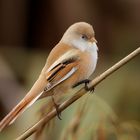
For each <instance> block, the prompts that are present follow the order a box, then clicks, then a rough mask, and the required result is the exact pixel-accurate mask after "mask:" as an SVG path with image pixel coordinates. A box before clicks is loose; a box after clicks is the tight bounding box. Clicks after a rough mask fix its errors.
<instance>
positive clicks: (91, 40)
mask: <svg viewBox="0 0 140 140" xmlns="http://www.w3.org/2000/svg"><path fill="white" fill-rule="evenodd" d="M89 42H91V43H93V42H95V43H97V40H96V39H95V38H94V37H92V38H91V39H90V40H89Z"/></svg>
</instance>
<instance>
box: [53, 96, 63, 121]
mask: <svg viewBox="0 0 140 140" xmlns="http://www.w3.org/2000/svg"><path fill="white" fill-rule="evenodd" d="M51 97H52V102H53V104H54V107H55V109H56V113H57V117H58V119H60V120H62V119H61V112H59V104H57V103H56V102H55V100H54V96H53V95H52V96H51Z"/></svg>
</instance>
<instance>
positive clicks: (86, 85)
mask: <svg viewBox="0 0 140 140" xmlns="http://www.w3.org/2000/svg"><path fill="white" fill-rule="evenodd" d="M90 81H91V80H89V79H85V80H82V81H80V82H78V83H76V84H75V85H74V86H73V88H75V87H77V86H79V85H81V84H85V90H86V91H90V92H91V93H93V92H94V87H91V88H89V87H88V84H89V83H90Z"/></svg>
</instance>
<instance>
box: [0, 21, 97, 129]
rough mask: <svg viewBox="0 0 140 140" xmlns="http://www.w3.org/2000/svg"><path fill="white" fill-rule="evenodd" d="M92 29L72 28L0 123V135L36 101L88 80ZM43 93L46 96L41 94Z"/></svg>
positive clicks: (87, 26) (93, 63)
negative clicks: (26, 90) (25, 93)
mask: <svg viewBox="0 0 140 140" xmlns="http://www.w3.org/2000/svg"><path fill="white" fill-rule="evenodd" d="M94 36H95V35H94V30H93V28H92V26H91V25H90V24H88V23H85V22H78V23H75V24H73V25H72V26H70V27H69V28H68V30H67V31H66V32H65V33H64V35H63V37H62V39H61V40H60V42H59V43H58V44H57V45H56V46H55V47H54V48H53V49H52V51H51V52H50V54H49V56H48V58H47V62H46V64H45V66H44V68H43V69H42V71H41V74H40V76H39V78H38V80H37V81H36V82H35V84H34V85H33V87H32V88H31V90H30V91H29V92H28V93H27V95H26V96H25V97H24V98H23V99H22V100H21V102H20V103H19V104H18V105H17V106H16V107H15V108H14V109H13V110H12V111H11V112H10V113H9V114H8V115H7V116H6V117H5V118H4V119H3V120H2V121H1V122H0V131H1V130H2V129H3V128H4V127H5V126H7V125H8V124H11V123H12V122H13V121H14V120H15V119H16V118H17V117H18V116H19V115H20V114H21V113H22V112H23V111H25V110H26V109H27V108H28V107H29V106H30V105H32V104H33V103H34V102H35V101H36V100H38V99H40V98H43V97H47V96H54V98H55V95H57V96H59V95H60V96H61V94H64V93H66V92H67V91H68V90H69V89H70V88H72V87H73V86H74V85H75V84H76V83H78V82H80V81H82V80H85V79H88V78H89V76H90V75H91V74H92V73H93V72H94V70H95V67H96V63H97V49H98V48H97V46H96V40H95V37H94ZM44 89H47V90H48V91H47V92H44Z"/></svg>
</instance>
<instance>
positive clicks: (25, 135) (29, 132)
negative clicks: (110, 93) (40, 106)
mask: <svg viewBox="0 0 140 140" xmlns="http://www.w3.org/2000/svg"><path fill="white" fill-rule="evenodd" d="M139 53H140V47H139V48H137V49H136V50H135V51H133V52H132V53H131V54H129V55H128V56H126V57H125V58H123V59H122V60H121V61H119V62H118V63H116V64H115V65H113V66H112V67H111V68H109V69H108V70H106V71H105V72H104V73H102V74H101V75H100V76H98V77H97V78H95V79H94V80H92V81H91V83H90V84H89V88H92V87H95V86H96V85H98V84H99V83H100V82H101V81H103V80H104V79H105V78H106V77H108V76H109V75H110V74H112V73H113V72H115V71H116V70H117V69H119V68H120V67H121V66H123V65H125V64H126V63H127V62H129V61H130V60H131V59H133V58H134V57H135V56H137V55H138V54H139ZM85 93H86V90H85V88H82V89H80V90H79V91H78V92H77V93H76V94H75V95H74V96H73V97H72V98H70V99H68V100H66V101H65V102H64V103H62V104H61V105H60V106H59V111H61V112H62V111H63V110H64V109H66V108H67V107H68V106H70V105H71V104H72V103H73V102H75V101H76V100H78V99H79V98H80V97H82V96H83V95H84V94H85ZM56 115H57V112H56V110H55V109H54V110H52V111H51V112H50V113H48V114H47V115H46V116H45V117H43V118H42V119H41V120H40V121H38V122H37V123H36V124H34V125H33V126H32V127H30V128H29V129H28V130H26V131H25V132H24V133H23V134H22V135H20V136H19V137H18V138H17V139H16V140H25V139H26V138H28V137H29V136H30V135H32V134H33V133H35V132H36V131H37V129H38V128H40V126H41V125H42V124H44V123H48V122H49V121H50V120H51V119H53V118H54V117H55V116H56Z"/></svg>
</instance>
